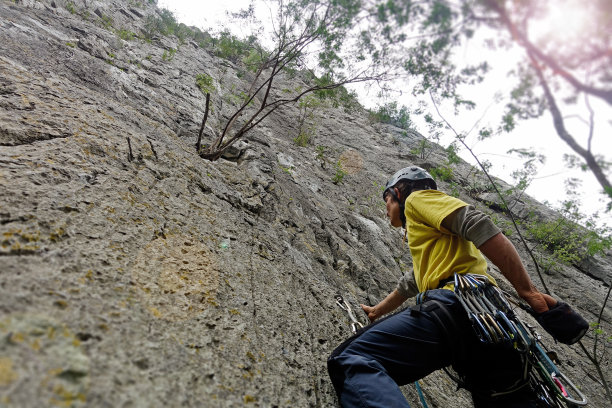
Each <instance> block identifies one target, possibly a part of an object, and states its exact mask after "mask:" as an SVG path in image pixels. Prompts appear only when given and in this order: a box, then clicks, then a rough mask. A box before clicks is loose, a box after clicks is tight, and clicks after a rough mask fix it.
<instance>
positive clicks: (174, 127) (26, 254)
mask: <svg viewBox="0 0 612 408" xmlns="http://www.w3.org/2000/svg"><path fill="white" fill-rule="evenodd" d="M157 13H159V10H158V9H157V8H156V7H155V5H153V4H151V2H144V1H130V2H127V1H119V0H108V1H102V0H99V1H89V0H75V1H71V2H64V1H63V0H52V1H48V0H44V1H34V0H23V1H7V0H2V1H0V16H2V17H1V18H0V107H1V109H0V240H1V241H0V406H7V407H42V406H75V407H79V406H90V407H128V406H129V407H162V406H163V407H168V406H169V407H185V406H191V407H234V406H243V405H244V406H258V407H329V406H335V405H336V404H337V402H336V398H335V395H334V392H333V389H332V386H331V383H330V382H329V379H328V376H327V371H326V359H327V356H328V355H329V353H330V352H331V351H332V350H333V349H334V348H335V347H336V346H337V345H338V344H339V343H340V342H342V341H343V340H344V339H345V338H346V337H348V336H349V334H350V333H349V326H348V323H349V321H348V318H347V315H346V314H345V313H344V312H343V311H342V310H341V309H340V308H339V307H337V305H336V304H335V298H334V295H335V294H337V293H339V294H341V295H342V296H343V297H344V298H345V299H346V300H347V301H348V302H349V303H350V304H351V306H352V307H353V309H354V310H355V311H357V312H358V313H357V314H358V317H359V318H360V319H361V320H362V322H363V323H365V322H366V317H365V315H364V314H362V313H361V312H359V306H358V305H359V303H366V304H368V303H369V304H374V303H376V302H378V301H380V300H381V299H382V298H383V297H384V296H385V295H386V294H387V293H388V292H389V291H391V290H392V289H393V288H394V286H395V284H396V281H397V279H398V278H399V277H400V276H401V274H402V270H405V269H407V268H408V265H410V254H409V253H408V251H407V249H406V248H405V247H403V246H402V243H401V241H402V235H401V232H400V231H397V230H394V229H392V228H391V227H390V226H389V224H388V222H387V221H386V219H385V206H384V203H383V202H382V199H381V193H382V188H381V186H383V185H384V183H385V182H386V180H387V178H388V177H389V175H391V174H392V173H393V172H394V171H396V170H397V169H398V168H400V167H403V166H405V165H407V164H408V163H415V164H417V165H421V166H425V167H427V168H432V167H435V166H437V165H439V164H440V163H442V162H443V160H444V158H445V156H444V151H443V149H442V148H440V147H437V146H434V147H432V148H431V152H429V153H431V154H429V155H428V157H427V159H421V158H420V156H418V155H417V156H415V155H413V154H411V153H410V152H411V150H412V149H414V148H415V147H416V146H417V145H418V143H419V141H420V140H422V137H421V136H420V135H418V134H417V133H416V132H409V133H407V134H402V132H400V130H399V129H396V128H393V127H391V126H388V125H380V124H372V123H370V122H369V121H368V119H367V115H366V114H365V112H363V111H361V110H359V109H357V110H355V111H353V112H351V113H347V112H345V111H343V110H342V109H341V108H321V109H320V110H319V111H317V112H316V113H315V114H316V120H315V122H316V134H315V135H314V136H313V138H312V140H311V141H310V144H309V145H307V146H306V147H300V146H298V145H297V144H296V143H295V142H294V139H295V138H296V137H297V136H298V126H297V121H298V116H299V111H298V108H297V107H291V106H290V107H287V108H285V109H283V110H280V111H278V112H277V114H275V115H272V116H270V117H269V118H267V119H266V120H265V121H264V122H262V123H261V125H260V126H258V127H257V128H255V129H254V130H253V131H252V132H251V133H249V134H248V136H247V137H246V138H245V139H244V140H243V141H242V142H241V143H238V144H236V145H235V146H234V148H233V149H232V150H231V151H228V152H227V154H226V155H225V156H224V157H223V158H221V159H219V160H218V161H215V162H209V161H206V160H203V159H201V158H200V157H198V156H197V155H196V153H195V143H196V139H197V134H198V131H199V125H200V122H201V120H202V115H203V112H204V97H203V95H202V93H201V91H200V90H199V89H198V87H197V86H196V83H195V77H196V75H197V74H199V73H206V74H208V75H210V76H212V77H213V78H214V80H215V81H217V82H218V83H221V82H223V83H224V84H235V88H236V89H238V90H240V89H243V88H246V87H247V83H246V82H244V78H240V77H239V75H238V70H237V67H236V66H235V65H234V63H232V62H230V61H226V60H222V59H219V58H217V57H215V56H214V55H213V54H212V52H211V50H208V49H204V48H200V47H199V46H198V45H197V44H195V43H193V42H186V43H181V42H179V40H178V39H176V38H175V37H163V36H159V37H156V38H154V39H153V40H152V41H145V40H142V39H138V38H136V37H134V36H131V35H130V34H129V33H130V32H131V33H139V32H141V31H142V30H143V29H144V26H145V22H146V19H147V18H148V17H149V16H152V15H156V14H157ZM284 81H287V83H288V84H291V83H292V81H298V79H295V80H292V79H289V78H286V79H284ZM218 89H219V90H218V91H215V93H214V94H213V95H212V97H213V107H214V110H213V114H212V116H211V119H210V121H209V122H210V123H209V126H208V128H207V129H206V135H207V136H206V137H207V138H208V140H207V141H208V142H210V140H211V135H212V134H213V133H214V132H215V131H216V129H217V128H218V126H219V125H220V124H221V123H223V120H224V118H225V119H227V117H229V115H230V114H231V112H232V106H230V105H229V104H228V103H225V104H224V105H223V106H222V105H221V103H220V102H219V101H220V100H221V99H222V97H223V95H220V94H219V93H220V92H223V90H222V89H221V87H218ZM224 89H225V88H224ZM227 89H229V87H227ZM128 140H129V144H128ZM207 141H206V140H205V141H204V142H207ZM129 146H131V149H132V158H131V160H129V159H128V158H129V148H130V147H129ZM318 146H319V147H318ZM339 170H342V173H339ZM453 177H454V182H453V184H450V183H447V182H440V187H441V189H442V190H446V191H450V190H453V189H454V190H455V192H456V194H458V195H459V197H461V198H462V199H464V200H466V201H468V202H470V203H473V204H474V205H476V206H478V207H479V208H483V209H487V207H485V205H489V203H490V201H491V200H493V199H492V198H491V197H488V195H487V192H486V191H484V190H482V191H479V190H478V187H477V185H478V186H480V185H483V184H484V179H483V178H482V176H480V175H477V174H476V173H475V172H474V171H473V169H472V168H471V166H469V165H468V164H466V163H461V164H460V165H458V166H457V168H456V169H455V172H454V176H453ZM491 208H498V207H495V206H492V207H491ZM527 209H531V211H536V212H538V213H539V214H542V216H550V217H552V215H551V213H550V212H549V211H548V210H547V209H546V208H545V207H543V206H541V205H539V204H538V203H536V202H534V201H533V200H531V199H529V198H528V197H522V198H520V202H519V205H518V206H517V207H516V208H513V211H514V212H515V213H516V215H518V216H525V214H526V213H527V212H528V210H527ZM489 211H490V212H492V211H493V210H489ZM496 217H497V218H499V219H500V220H505V217H506V215H505V214H504V213H502V212H498V213H496ZM517 246H518V244H517ZM519 249H520V247H519ZM521 253H522V252H521ZM522 256H523V258H524V260H525V262H526V264H527V265H528V267H529V268H530V273H533V274H534V275H533V279H534V282H536V284H538V285H539V280H538V278H537V276H536V275H535V272H534V271H533V269H532V268H533V265H532V261H531V259H530V258H528V257H527V255H526V254H523V253H522ZM591 269H592V270H591ZM611 271H612V269H610V256H608V257H607V258H606V257H604V258H598V259H595V260H591V261H590V262H588V263H585V264H584V265H583V267H582V270H579V269H576V268H572V267H563V268H562V269H560V271H557V272H554V273H552V272H551V273H550V274H548V275H545V276H544V277H545V279H546V282H547V285H548V287H549V288H550V289H551V291H552V292H553V294H554V295H555V296H558V297H560V298H563V299H564V300H566V301H568V302H569V303H570V304H572V305H574V306H575V307H577V309H578V310H580V311H581V312H582V313H583V314H584V316H585V317H586V318H587V320H589V321H596V319H597V316H598V314H599V312H600V309H601V305H602V303H603V299H604V297H605V293H606V290H607V288H606V287H605V285H604V284H603V281H606V282H610V279H611V273H612V272H611ZM494 273H496V272H494ZM496 277H498V278H499V279H502V278H501V277H500V275H499V274H497V275H496ZM506 287H507V285H506ZM602 317H603V322H602V324H603V325H608V326H607V327H609V324H610V320H611V310H610V306H608V307H607V308H606V310H604V312H603V315H602ZM593 338H594V337H593V334H591V333H590V334H589V335H588V336H587V338H586V339H585V340H584V343H585V346H586V347H587V348H590V347H592V345H593ZM544 339H545V340H546V342H547V344H548V345H549V347H550V348H551V349H552V350H554V351H557V352H558V353H559V355H560V356H561V358H562V367H563V370H564V371H565V372H567V373H568V375H569V376H570V377H571V378H572V379H573V380H574V382H575V383H576V384H577V385H578V386H579V387H580V388H581V389H582V390H583V391H584V392H585V394H587V395H588V397H589V398H590V400H591V402H592V404H591V406H593V407H603V406H605V405H606V402H605V401H606V400H605V397H604V392H603V389H602V387H601V386H600V385H599V384H598V383H597V381H596V380H595V378H596V377H594V376H592V375H591V373H593V372H594V370H593V366H592V365H591V363H590V362H589V361H588V360H587V358H586V357H585V356H584V354H583V353H582V351H581V350H580V348H579V347H577V346H576V347H567V346H563V345H559V344H554V342H553V341H552V340H551V339H550V338H548V337H547V335H544ZM604 372H606V373H607V375H608V381H610V380H611V379H610V376H609V370H606V368H605V367H604ZM421 386H422V388H423V390H424V393H425V398H426V399H427V400H428V402H429V404H430V406H433V407H435V406H437V407H450V406H453V407H459V406H471V402H470V397H469V395H468V393H466V392H465V391H456V390H455V385H454V383H452V381H450V380H449V379H448V377H446V375H445V374H444V373H439V372H437V373H433V374H432V375H430V376H428V377H427V378H426V379H424V380H423V381H422V382H421ZM404 389H405V393H406V396H407V398H408V400H409V401H410V403H411V404H412V405H413V406H419V404H420V403H419V401H418V396H417V394H416V391H415V388H414V386H413V385H408V386H406V387H405V388H404Z"/></svg>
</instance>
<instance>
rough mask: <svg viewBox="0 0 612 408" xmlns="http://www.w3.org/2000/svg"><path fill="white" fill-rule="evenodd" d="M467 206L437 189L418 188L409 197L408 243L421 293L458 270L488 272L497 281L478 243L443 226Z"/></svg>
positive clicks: (406, 213)
mask: <svg viewBox="0 0 612 408" xmlns="http://www.w3.org/2000/svg"><path fill="white" fill-rule="evenodd" d="M466 205H467V204H466V203H465V202H463V201H461V200H459V199H458V198H455V197H451V196H449V195H447V194H444V193H443V192H441V191H437V190H419V191H415V192H413V193H412V194H410V195H409V196H408V198H407V199H406V208H405V211H404V213H405V215H406V230H407V236H408V246H409V247H410V253H411V255H412V261H413V269H414V277H415V280H416V284H417V286H418V288H419V291H420V292H424V291H426V290H430V289H436V288H437V287H438V284H439V282H440V281H441V280H443V279H446V278H449V277H451V276H453V274H454V273H455V272H458V273H468V272H469V273H476V274H480V275H486V276H488V277H489V279H490V280H491V282H494V280H493V279H492V278H491V277H490V276H489V275H488V274H487V273H486V270H487V261H486V260H485V258H484V256H483V255H482V254H481V253H480V251H479V250H478V249H477V248H476V247H475V246H474V244H473V243H472V242H470V241H468V240H466V239H464V238H461V237H460V236H458V235H455V234H453V233H451V232H450V231H448V230H447V229H446V228H444V227H443V226H442V225H441V224H442V220H444V218H446V217H447V216H448V215H450V214H451V213H452V212H453V211H455V210H457V209H459V208H462V207H464V206H466ZM447 286H448V288H452V285H450V284H449V285H447ZM445 288H446V286H445Z"/></svg>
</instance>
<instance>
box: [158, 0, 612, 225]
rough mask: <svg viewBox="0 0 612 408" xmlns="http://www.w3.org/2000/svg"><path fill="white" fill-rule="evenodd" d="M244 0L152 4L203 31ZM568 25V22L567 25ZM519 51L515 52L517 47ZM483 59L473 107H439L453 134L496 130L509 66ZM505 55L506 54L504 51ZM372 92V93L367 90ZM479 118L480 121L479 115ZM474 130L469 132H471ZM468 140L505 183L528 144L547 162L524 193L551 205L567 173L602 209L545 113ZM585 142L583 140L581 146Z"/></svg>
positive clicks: (609, 217) (579, 127)
mask: <svg viewBox="0 0 612 408" xmlns="http://www.w3.org/2000/svg"><path fill="white" fill-rule="evenodd" d="M249 3H250V1H249V0H232V1H220V0H215V1H211V0H200V1H196V0H172V1H170V0H159V1H158V6H159V7H163V8H167V9H169V10H171V11H173V12H174V14H175V16H176V17H177V19H178V20H179V21H181V22H184V23H185V24H187V25H195V26H197V27H200V28H202V29H204V30H208V29H213V30H218V29H219V28H220V27H221V26H222V25H224V24H225V23H224V21H226V17H225V16H226V12H227V11H238V10H240V9H243V8H245V7H247V6H248V5H249ZM577 13H578V12H577V11H574V12H568V13H565V14H564V13H558V16H556V17H557V19H556V20H555V21H554V22H553V23H551V24H554V26H553V27H554V29H555V30H556V31H559V32H560V31H563V32H564V34H565V35H567V33H568V32H571V27H574V28H576V27H577V18H576V17H577ZM570 22H571V24H573V26H571V25H570ZM557 27H565V30H560V29H559V28H557ZM231 29H232V30H233V31H234V32H235V33H236V34H237V35H240V34H247V33H246V32H245V33H241V32H240V31H241V28H240V27H235V26H233V27H231ZM517 52H520V50H517ZM486 53H489V51H488V50H486V49H485V48H484V47H481V46H480V44H478V43H477V41H476V40H474V41H472V43H471V44H469V46H466V47H465V48H464V49H463V50H462V52H461V53H459V54H458V55H457V58H459V59H464V60H465V61H474V60H478V59H482V55H484V54H486ZM490 55H491V58H490V59H489V61H488V62H489V63H490V65H492V66H493V72H492V73H491V74H490V75H489V76H488V77H487V78H488V79H487V80H486V81H485V82H484V83H483V84H481V85H479V86H474V87H473V88H470V89H469V90H468V91H467V92H466V95H469V97H471V98H473V99H474V100H475V101H476V102H477V104H478V108H477V109H476V110H475V111H472V112H462V113H461V114H460V115H459V116H455V114H454V112H453V110H452V109H450V108H447V109H444V108H443V110H442V112H443V115H444V116H445V118H446V119H447V120H448V121H449V122H450V123H451V125H452V126H453V127H454V128H455V130H457V131H458V132H467V131H468V130H470V129H471V128H472V127H473V126H474V124H475V123H476V122H477V121H478V120H481V122H480V123H479V125H480V127H482V126H484V125H487V124H489V125H490V126H491V127H493V128H496V127H497V125H498V123H499V118H500V117H501V112H502V110H503V106H504V102H501V103H497V104H492V103H491V102H492V101H493V99H494V95H495V93H496V92H500V91H504V86H507V85H506V84H507V83H508V82H509V81H508V79H507V76H506V75H507V72H506V71H507V69H508V67H509V66H510V65H511V62H508V61H507V60H504V59H503V58H501V55H500V54H499V53H496V54H490ZM508 57H511V55H508ZM357 91H358V93H359V95H360V96H361V97H360V100H361V102H362V103H363V104H364V105H365V106H366V107H370V108H372V107H374V106H373V105H374V104H375V95H368V94H367V93H366V91H365V90H363V89H357ZM373 93H375V91H374V92H373ZM397 102H398V103H399V104H400V105H401V104H403V105H407V106H410V105H411V104H412V103H413V102H414V100H413V98H412V97H411V95H410V90H409V88H407V91H406V92H405V93H404V96H402V97H398V99H397ZM590 102H591V104H592V105H593V107H594V108H595V109H596V112H597V116H596V118H595V120H596V124H597V126H598V127H597V129H596V132H595V136H596V137H595V139H594V145H593V151H594V152H596V153H600V154H603V155H605V156H606V157H607V158H608V160H611V161H612V123H611V122H612V121H611V120H610V119H611V118H612V112H611V109H610V108H609V107H608V106H607V105H605V104H604V103H601V102H600V101H599V100H596V99H595V98H591V100H590ZM564 113H567V114H569V115H576V116H578V115H580V116H582V117H583V118H586V117H588V115H587V114H586V112H583V111H579V110H578V108H571V110H567V111H564ZM483 117H484V119H482V118H483ZM566 126H567V127H568V129H569V130H570V133H572V134H574V135H583V137H582V139H579V140H586V136H585V135H586V134H587V133H588V127H587V126H586V125H585V124H584V123H582V122H581V121H580V120H579V119H577V118H576V119H568V120H567V121H566ZM417 130H418V131H419V132H421V133H422V134H426V133H427V129H426V128H425V127H424V126H423V125H421V126H419V123H418V122H417ZM475 132H476V131H474V133H475ZM451 140H452V134H451V133H450V132H448V139H447V140H446V141H443V144H444V145H447V144H448V143H449V141H451ZM468 143H469V144H470V145H471V146H472V148H473V149H474V151H475V152H476V154H477V155H478V156H479V158H480V159H481V160H484V159H486V160H489V161H491V162H492V163H493V164H494V167H493V170H492V172H493V174H494V175H496V176H498V177H500V178H502V179H504V180H506V181H508V182H511V181H512V180H511V176H510V173H511V172H512V171H513V170H514V169H516V168H517V167H519V166H520V165H521V163H522V161H521V160H519V159H517V158H512V157H510V156H509V155H508V154H507V151H508V150H509V149H511V148H516V147H533V148H534V149H535V150H536V151H537V152H539V153H542V154H545V155H546V156H547V161H546V164H545V166H543V167H542V168H541V170H540V171H539V174H538V175H537V177H536V179H534V180H533V182H532V184H531V186H530V187H529V188H528V190H527V193H528V194H529V195H531V196H533V197H535V198H537V199H538V200H540V201H544V200H548V201H549V202H551V203H553V204H554V203H557V202H559V201H560V200H562V199H563V198H564V197H565V194H564V191H565V188H564V180H565V179H567V178H569V177H578V178H580V179H581V180H582V182H583V187H582V190H583V197H584V198H583V201H582V204H583V208H584V211H585V212H587V213H592V212H595V211H602V210H603V209H604V208H605V201H604V197H603V195H601V194H599V193H598V192H599V191H601V187H600V186H599V184H598V183H597V181H596V180H595V178H594V177H593V176H592V174H591V173H590V172H586V173H585V172H581V171H577V170H573V171H571V170H568V169H567V168H566V167H565V165H564V163H563V161H562V160H561V158H562V155H563V154H564V153H573V152H572V151H571V149H570V148H569V147H567V146H566V145H565V144H564V143H563V142H562V141H561V140H560V139H559V138H558V136H557V135H556V132H555V130H554V128H553V124H552V118H551V116H550V114H549V113H548V112H547V113H546V114H545V115H544V116H543V117H542V118H540V119H538V120H531V121H523V122H521V123H520V124H519V126H517V129H515V130H514V131H513V132H512V133H511V134H509V135H508V134H504V135H501V136H497V137H495V138H492V139H490V140H487V141H483V142H477V141H476V135H475V134H474V135H473V136H472V137H471V138H468ZM583 146H585V144H583ZM462 157H463V158H464V159H465V160H467V161H469V162H471V163H474V161H473V159H472V158H471V157H469V156H468V153H467V152H465V153H463V154H462ZM602 218H603V219H605V221H606V222H607V223H608V225H612V214H611V213H608V214H606V215H602Z"/></svg>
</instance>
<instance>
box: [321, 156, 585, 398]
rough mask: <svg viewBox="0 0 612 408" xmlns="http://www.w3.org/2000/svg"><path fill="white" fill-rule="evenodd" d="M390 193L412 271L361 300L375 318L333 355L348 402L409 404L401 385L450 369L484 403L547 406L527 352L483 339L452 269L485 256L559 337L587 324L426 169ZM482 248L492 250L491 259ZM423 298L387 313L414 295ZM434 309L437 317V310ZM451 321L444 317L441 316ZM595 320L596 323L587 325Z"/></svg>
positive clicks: (401, 177) (480, 263)
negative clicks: (380, 294) (383, 293)
mask: <svg viewBox="0 0 612 408" xmlns="http://www.w3.org/2000/svg"><path fill="white" fill-rule="evenodd" d="M383 199H384V200H385V203H386V207H387V217H388V218H389V220H390V222H391V225H392V226H394V227H404V228H405V231H406V238H407V240H408V246H409V249H410V254H411V256H412V261H413V273H412V276H409V275H407V274H406V275H404V276H403V277H402V278H401V279H400V281H399V282H398V285H397V287H396V288H395V290H393V292H391V293H390V294H389V295H388V296H387V297H386V298H385V299H383V300H382V301H381V302H380V303H378V304H376V305H375V306H366V305H361V307H362V308H363V310H364V311H365V312H366V313H367V315H368V317H369V319H370V321H371V322H374V323H372V324H370V325H369V326H367V327H366V328H364V329H363V330H362V331H361V332H359V333H358V334H357V335H355V336H353V337H352V338H351V339H349V340H347V341H345V342H344V343H343V344H342V345H341V346H339V347H338V348H337V349H336V350H335V351H334V352H333V353H332V355H331V357H330V358H329V360H328V371H329V374H330V378H331V380H332V383H333V385H334V388H335V390H336V393H337V395H338V399H339V402H340V404H341V405H342V406H343V407H380V408H391V407H393V408H396V407H409V405H408V402H407V401H406V399H405V398H404V396H403V394H402V392H401V390H400V388H399V386H401V385H404V384H408V383H411V382H414V381H416V380H418V379H421V378H423V377H425V376H427V375H428V374H430V373H432V372H433V371H435V370H438V369H441V368H444V367H447V366H451V365H452V367H453V369H454V370H455V371H456V372H457V373H458V375H459V376H460V377H461V379H462V382H463V384H462V386H463V387H465V388H467V389H468V390H469V391H470V392H471V393H472V399H473V402H474V406H475V407H476V408H481V407H496V408H502V407H508V408H509V407H517V408H518V407H521V408H525V407H534V408H535V407H539V405H538V401H537V398H536V396H535V394H534V393H533V391H532V390H531V389H530V387H529V384H528V383H527V382H526V381H525V380H524V375H523V372H524V370H525V363H524V359H522V358H521V356H520V355H519V354H518V353H517V352H515V351H514V349H513V347H512V345H510V344H507V343H502V344H486V343H483V342H481V341H479V339H478V338H477V336H476V335H475V333H474V331H473V330H472V327H471V324H470V322H469V320H468V317H467V315H466V313H465V311H464V310H463V309H462V306H461V304H460V303H459V301H458V299H457V297H456V296H455V293H454V292H453V282H454V280H453V279H452V278H453V276H454V273H460V274H464V273H472V274H480V275H485V276H487V277H488V278H489V280H490V281H491V282H492V283H495V281H494V280H493V278H492V277H491V276H489V275H488V274H487V268H488V264H487V261H486V260H485V258H484V257H485V256H486V257H487V258H488V259H489V260H490V261H491V262H492V263H493V264H494V265H495V266H497V267H498V268H499V270H500V271H501V273H502V274H503V276H504V277H505V278H506V279H507V280H508V281H509V282H510V283H511V284H512V286H513V287H514V288H515V289H516V291H517V293H518V295H519V296H520V297H521V298H522V299H523V300H524V301H525V302H527V303H528V304H529V306H530V307H531V308H532V310H533V312H534V314H535V315H536V316H544V317H545V318H544V319H538V321H540V322H541V324H542V321H544V322H548V323H545V324H546V325H547V326H548V327H546V326H545V324H543V327H544V328H545V329H546V330H547V331H548V332H549V333H551V335H553V337H555V338H558V339H559V340H560V341H563V342H565V343H568V344H571V343H572V342H575V341H577V340H578V339H579V338H580V337H582V335H584V332H585V331H586V328H585V327H584V324H586V322H585V321H584V319H582V317H580V316H579V315H578V314H577V313H576V312H574V311H573V310H571V309H569V307H568V306H567V305H566V304H563V305H564V306H565V308H564V310H563V311H562V312H561V311H560V309H561V308H560V307H557V306H558V305H561V304H562V302H557V301H556V300H555V299H554V298H552V297H551V296H549V295H547V294H544V293H541V292H540V291H538V290H537V289H536V287H535V286H534V284H533V283H532V282H531V280H530V278H529V276H528V274H527V272H526V270H525V267H524V266H523V263H522V261H521V259H520V257H519V254H518V252H517V250H516V248H515V247H514V246H513V244H512V243H511V242H510V241H509V240H508V238H506V236H505V235H504V234H503V233H501V231H500V230H499V228H497V226H495V224H494V223H493V222H492V221H491V219H490V218H489V217H488V216H487V215H485V214H484V213H482V212H481V211H478V210H476V209H475V208H474V207H473V206H471V205H468V204H467V203H465V202H463V201H461V200H460V199H458V198H455V197H452V196H449V195H447V194H445V193H443V192H441V191H439V190H437V185H436V182H435V180H434V179H433V177H432V176H431V175H430V174H429V173H428V172H427V171H426V170H424V169H422V168H420V167H417V166H409V167H406V168H403V169H401V170H399V171H398V172H397V173H395V174H394V175H393V177H392V178H391V179H390V180H389V181H388V183H387V184H386V187H385V190H384V192H383ZM483 255H484V256H483ZM417 294H418V298H420V299H421V300H422V302H421V303H420V304H419V305H417V306H418V307H417V306H415V307H412V308H407V309H404V310H402V311H400V312H398V313H396V314H393V315H391V316H389V317H386V318H384V319H380V320H378V319H379V318H380V317H382V316H383V315H387V314H388V313H390V312H392V311H394V310H395V309H397V308H398V307H399V306H400V305H402V304H403V303H404V301H406V300H407V299H408V298H409V297H413V296H415V295H417ZM434 314H435V315H436V316H434ZM441 322H442V323H443V324H440V323H441ZM587 327H588V326H587Z"/></svg>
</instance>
